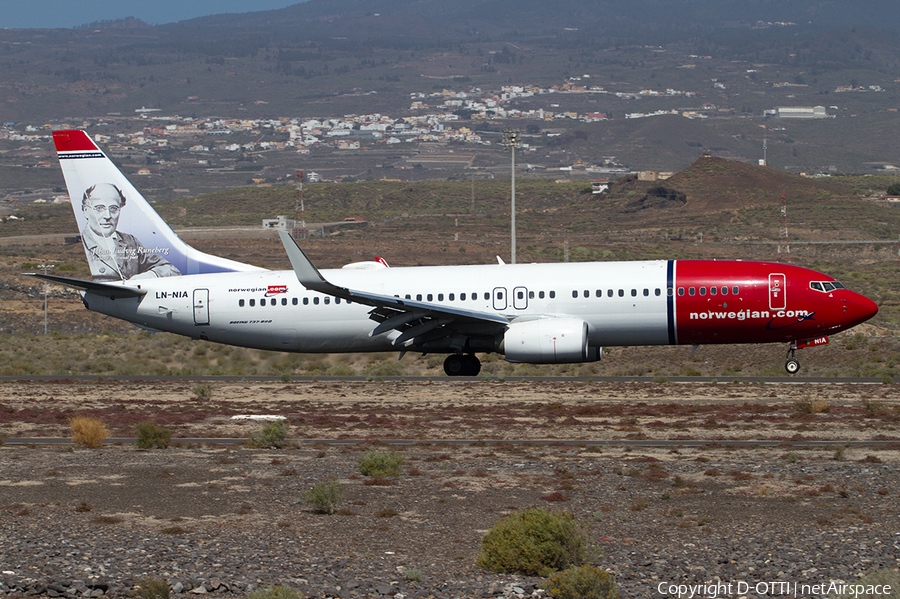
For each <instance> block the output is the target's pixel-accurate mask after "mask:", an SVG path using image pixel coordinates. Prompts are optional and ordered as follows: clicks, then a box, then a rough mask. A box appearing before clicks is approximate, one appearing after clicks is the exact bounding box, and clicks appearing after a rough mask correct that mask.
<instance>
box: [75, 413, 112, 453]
mask: <svg viewBox="0 0 900 599" xmlns="http://www.w3.org/2000/svg"><path fill="white" fill-rule="evenodd" d="M69 426H70V427H71V428H72V442H73V443H75V444H76V445H81V446H82V447H90V448H91V449H96V448H98V447H100V446H101V445H103V442H104V441H106V439H108V438H109V429H108V428H106V425H105V424H103V421H102V420H100V419H99V418H94V417H92V416H76V417H74V418H72V419H71V420H70V421H69Z"/></svg>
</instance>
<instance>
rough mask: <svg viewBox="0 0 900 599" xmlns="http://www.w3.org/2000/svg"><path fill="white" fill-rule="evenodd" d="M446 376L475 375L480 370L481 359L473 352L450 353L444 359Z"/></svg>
mask: <svg viewBox="0 0 900 599" xmlns="http://www.w3.org/2000/svg"><path fill="white" fill-rule="evenodd" d="M444 372H446V373H447V376H477V375H478V373H479V372H481V360H479V359H478V358H476V357H475V356H474V355H473V354H450V355H449V356H447V359H446V360H444Z"/></svg>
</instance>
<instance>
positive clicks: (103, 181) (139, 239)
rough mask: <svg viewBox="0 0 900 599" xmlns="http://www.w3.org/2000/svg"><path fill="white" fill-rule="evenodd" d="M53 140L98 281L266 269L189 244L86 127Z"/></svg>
mask: <svg viewBox="0 0 900 599" xmlns="http://www.w3.org/2000/svg"><path fill="white" fill-rule="evenodd" d="M53 143H54V145H55V146H56V153H57V156H58V157H59V163H60V166H61V168H62V171H63V176H64V177H65V180H66V187H67V188H68V190H69V198H70V199H71V202H72V209H73V210H74V212H75V219H76V220H77V221H78V229H79V231H81V238H82V242H83V244H84V251H85V255H86V256H87V260H88V263H89V264H90V266H91V274H92V275H93V278H94V280H95V281H120V280H126V279H132V278H145V277H168V276H178V275H187V274H202V273H212V272H229V271H248V270H263V269H261V268H259V267H256V266H252V265H250V264H244V263H241V262H235V261H233V260H228V259H226V258H220V257H218V256H212V255H210V254H205V253H203V252H200V251H198V250H196V249H194V248H192V247H191V246H189V245H188V244H186V243H185V242H184V241H183V240H182V239H181V238H180V237H178V235H176V234H175V232H174V231H173V230H172V228H171V227H169V225H168V224H166V222H165V221H164V220H163V219H162V217H160V216H159V214H157V213H156V211H155V210H154V209H153V207H152V206H150V203H149V202H147V200H146V199H144V197H143V196H142V195H141V194H140V192H139V191H138V190H137V189H136V188H135V187H134V186H133V185H132V184H131V183H130V182H129V181H128V179H126V178H125V175H123V174H122V172H121V171H120V170H119V169H118V168H116V166H115V164H113V162H112V161H111V160H110V159H109V158H107V156H106V155H105V154H104V153H103V152H102V151H101V150H100V148H99V147H98V146H97V144H95V143H94V141H93V140H92V139H91V138H90V137H89V136H88V134H87V133H86V132H84V131H81V130H70V131H54V132H53Z"/></svg>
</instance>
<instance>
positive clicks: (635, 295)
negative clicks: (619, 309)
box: [631, 289, 637, 297]
mask: <svg viewBox="0 0 900 599" xmlns="http://www.w3.org/2000/svg"><path fill="white" fill-rule="evenodd" d="M631 297H637V289H632V290H631Z"/></svg>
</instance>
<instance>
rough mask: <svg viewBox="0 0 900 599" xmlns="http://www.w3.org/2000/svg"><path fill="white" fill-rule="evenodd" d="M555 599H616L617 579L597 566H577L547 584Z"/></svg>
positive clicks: (555, 575) (559, 574)
mask: <svg viewBox="0 0 900 599" xmlns="http://www.w3.org/2000/svg"><path fill="white" fill-rule="evenodd" d="M546 588H547V590H548V591H549V593H550V596H551V597H553V599H614V598H615V597H617V596H618V593H617V591H616V579H615V577H614V576H613V575H612V574H610V573H609V572H607V571H606V570H603V569H601V568H597V567H596V566H576V567H574V568H567V569H566V570H563V571H562V572H557V573H556V574H554V575H553V576H551V577H550V578H549V579H548V580H547V583H546Z"/></svg>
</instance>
